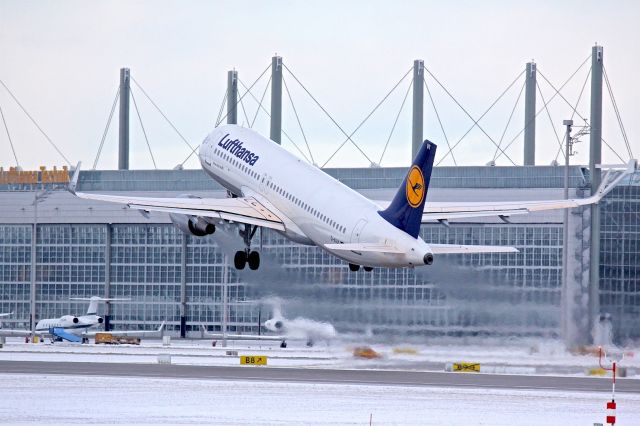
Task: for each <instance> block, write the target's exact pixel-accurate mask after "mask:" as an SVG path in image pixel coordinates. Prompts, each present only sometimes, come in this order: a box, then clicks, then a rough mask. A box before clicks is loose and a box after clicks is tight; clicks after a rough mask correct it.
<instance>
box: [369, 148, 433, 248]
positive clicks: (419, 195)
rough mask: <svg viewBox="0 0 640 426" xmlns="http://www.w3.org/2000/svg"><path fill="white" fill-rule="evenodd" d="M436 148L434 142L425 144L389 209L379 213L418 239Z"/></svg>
mask: <svg viewBox="0 0 640 426" xmlns="http://www.w3.org/2000/svg"><path fill="white" fill-rule="evenodd" d="M436 148H437V146H436V144H434V143H433V142H430V141H428V140H425V141H424V142H423V144H422V147H421V148H420V151H418V155H416V158H415V159H414V160H413V164H412V165H411V169H409V172H408V173H407V176H406V177H405V178H404V180H403V181H402V185H401V186H400V189H398V192H397V193H396V196H395V197H394V198H393V201H391V204H390V205H389V207H387V208H386V209H385V210H381V211H380V212H379V213H380V216H382V217H383V218H384V219H385V220H386V221H387V222H389V223H390V224H392V225H393V226H395V227H396V228H398V229H401V230H403V231H404V232H406V233H407V234H409V235H411V236H412V237H413V238H418V234H419V233H420V223H421V222H422V211H423V210H424V202H425V199H426V198H427V190H428V189H429V182H430V181H431V171H432V170H433V160H434V158H435V156H436Z"/></svg>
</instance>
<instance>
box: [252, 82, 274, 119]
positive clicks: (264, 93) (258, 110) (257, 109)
mask: <svg viewBox="0 0 640 426" xmlns="http://www.w3.org/2000/svg"><path fill="white" fill-rule="evenodd" d="M272 78H273V76H272V75H270V76H269V80H267V84H265V86H264V91H263V92H262V97H261V98H260V102H258V108H256V113H255V115H254V116H253V121H252V122H251V126H250V128H251V129H253V125H254V124H255V123H256V119H257V118H258V113H259V112H260V107H261V106H262V101H264V96H265V95H266V94H267V89H269V85H270V84H271V79H272Z"/></svg>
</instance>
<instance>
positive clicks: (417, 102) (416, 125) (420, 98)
mask: <svg viewBox="0 0 640 426" xmlns="http://www.w3.org/2000/svg"><path fill="white" fill-rule="evenodd" d="M423 120H424V61H423V60H422V59H416V60H415V61H413V121H412V126H411V159H410V161H409V163H411V161H413V159H414V158H415V157H416V155H417V154H418V151H420V147H421V146H422V142H423V141H422V136H423V124H424V123H423Z"/></svg>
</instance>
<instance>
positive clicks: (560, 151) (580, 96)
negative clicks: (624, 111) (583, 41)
mask: <svg viewBox="0 0 640 426" xmlns="http://www.w3.org/2000/svg"><path fill="white" fill-rule="evenodd" d="M590 76H591V67H589V72H588V73H587V76H586V77H585V79H584V83H582V88H581V89H580V93H579V94H578V99H577V100H576V104H575V108H574V110H573V111H572V112H571V120H573V117H574V116H575V115H576V112H575V111H576V110H577V109H578V105H580V100H581V99H582V95H583V93H584V89H585V88H586V87H587V82H588V81H589V77H590ZM562 148H563V147H562V145H561V146H560V147H559V148H558V152H556V158H555V159H554V161H556V162H557V161H558V157H559V156H560V153H562V154H563V156H564V150H563V149H562Z"/></svg>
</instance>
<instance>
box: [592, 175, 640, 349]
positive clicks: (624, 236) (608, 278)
mask: <svg viewBox="0 0 640 426" xmlns="http://www.w3.org/2000/svg"><path fill="white" fill-rule="evenodd" d="M600 311H601V312H602V313H608V314H610V315H611V320H612V322H613V325H614V337H615V340H616V341H619V342H624V341H626V340H629V339H639V338H640V173H635V174H634V175H633V176H631V177H630V178H629V179H626V180H625V181H623V182H622V183H621V184H620V185H618V186H617V187H616V188H614V189H613V191H611V193H609V194H608V195H607V197H606V199H605V201H604V202H603V203H601V214H600Z"/></svg>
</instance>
